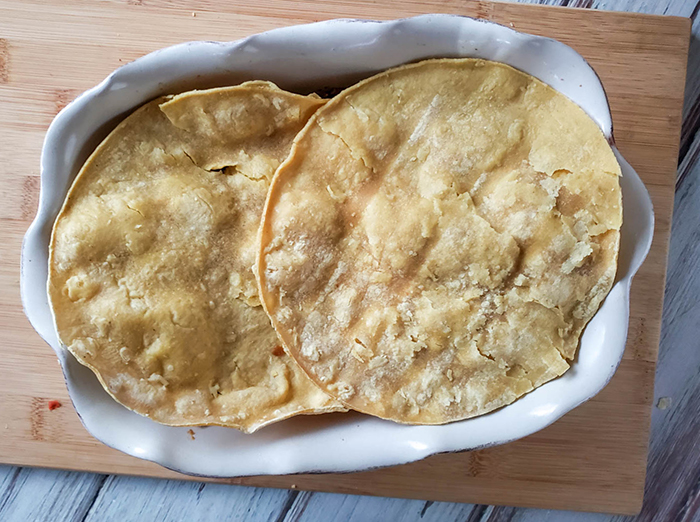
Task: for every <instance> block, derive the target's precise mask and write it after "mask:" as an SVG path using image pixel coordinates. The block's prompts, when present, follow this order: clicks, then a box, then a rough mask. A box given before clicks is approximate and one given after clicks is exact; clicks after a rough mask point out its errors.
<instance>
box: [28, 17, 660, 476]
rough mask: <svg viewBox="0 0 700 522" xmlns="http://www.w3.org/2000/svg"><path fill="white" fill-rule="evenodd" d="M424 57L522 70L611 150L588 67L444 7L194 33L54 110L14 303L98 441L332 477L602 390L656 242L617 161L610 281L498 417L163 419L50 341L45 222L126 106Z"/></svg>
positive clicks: (538, 40)
mask: <svg viewBox="0 0 700 522" xmlns="http://www.w3.org/2000/svg"><path fill="white" fill-rule="evenodd" d="M428 57H480V58H486V59H491V60H497V61H501V62H504V63H507V64H509V65H512V66H514V67H516V68H518V69H521V70H523V71H525V72H527V73H530V74H532V75H534V76H536V77H537V78H539V79H541V80H542V81H544V82H545V83H547V84H549V85H551V86H552V87H554V88H555V89H557V90H558V91H560V92H562V93H563V94H565V95H566V96H568V97H569V98H571V99H572V100H573V101H574V102H576V103H577V104H579V105H580V106H581V107H582V108H583V109H584V110H585V111H586V112H587V113H588V114H589V115H590V116H591V118H593V120H594V121H595V122H596V123H597V124H598V125H599V126H600V128H601V130H602V131H603V133H604V134H605V136H606V137H607V138H608V140H609V141H610V143H611V144H613V146H614V141H613V137H612V121H611V116H610V109H609V107H608V102H607V99H606V96H605V92H604V90H603V87H602V85H601V83H600V80H599V79H598V77H597V75H596V74H595V72H594V71H593V69H592V68H591V67H590V66H589V65H588V64H587V63H586V61H585V60H584V59H583V58H582V57H581V56H580V55H579V54H577V53H576V52H575V51H574V50H573V49H571V48H570V47H568V46H566V45H564V44H562V43H561V42H558V41H555V40H551V39H547V38H542V37H538V36H532V35H527V34H523V33H519V32H516V31H514V30H512V29H509V28H507V27H503V26H501V25H497V24H494V23H489V22H484V21H481V20H475V19H471V18H464V17H458V16H451V15H426V16H419V17H415V18H410V19H404V20H395V21H389V22H372V21H363V20H331V21H328V22H320V23H315V24H309V25H301V26H295V27H287V28H283V29H276V30H273V31H269V32H267V33H263V34H259V35H255V36H251V37H249V38H245V39H243V40H239V41H237V42H228V43H217V42H189V43H184V44H180V45H176V46H174V47H169V48H167V49H162V50H160V51H156V52H154V53H151V54H149V55H147V56H144V57H143V58H140V59H138V60H136V61H134V62H132V63H130V64H128V65H125V66H123V67H121V68H120V69H118V70H116V71H115V72H114V73H112V74H111V75H110V76H109V77H108V78H106V79H105V80H104V81H103V82H102V83H100V84H99V85H98V86H96V87H94V88H93V89H90V90H89V91H87V92H85V93H83V94H82V95H81V96H79V97H78V98H77V99H76V100H75V101H74V102H73V103H71V104H70V105H68V106H67V107H66V108H65V109H64V110H63V111H61V113H60V114H59V115H58V116H56V119H55V120H54V121H53V123H52V124H51V126H50V127H49V130H48V132H47V134H46V140H45V142H44V147H43V150H42V156H41V196H40V201H39V211H38V213H37V216H36V218H35V220H34V222H33V223H32V224H31V226H30V227H29V230H28V231H27V234H26V236H25V239H24V244H23V247H22V262H21V267H22V276H21V289H22V302H23V304H24V308H25V312H26V314H27V317H28V318H29V320H30V321H31V323H32V325H33V326H34V328H35V329H36V330H37V332H39V334H40V335H41V336H42V337H43V338H44V339H45V340H46V342H47V343H48V344H50V345H51V347H52V348H53V349H54V350H55V352H56V354H57V355H58V358H59V361H60V362H61V366H62V367H63V371H64V374H65V378H66V383H67V385H68V390H69V392H70V396H71V398H72V400H73V403H74V405H75V408H76V410H77V411H78V414H79V415H80V417H81V419H82V421H83V423H84V425H85V427H86V428H87V430H88V431H89V432H90V433H92V434H93V435H94V436H95V437H96V438H97V439H99V440H101V441H102V442H104V443H105V444H107V445H109V446H111V447H113V448H116V449H118V450H121V451H123V452H125V453H128V454H129V455H133V456H135V457H140V458H144V459H148V460H152V461H154V462H157V463H159V464H162V465H163V466H166V467H168V468H172V469H176V470H179V471H182V472H184V473H191V474H199V475H207V476H226V477H229V476H241V475H252V474H284V473H299V472H306V471H317V472H337V471H352V470H362V469H367V468H372V467H377V466H389V465H393V464H402V463H406V462H411V461H415V460H418V459H422V458H424V457H426V456H428V455H432V454H434V453H441V452H449V451H461V450H468V449H473V448H478V447H483V446H489V445H495V444H502V443H504V442H508V441H512V440H514V439H518V438H521V437H524V436H526V435H529V434H531V433H534V432H536V431H538V430H540V429H542V428H544V427H545V426H547V425H549V424H551V423H552V422H554V421H555V420H556V419H558V418H559V417H561V416H562V415H564V414H565V413H566V412H568V411H570V410H571V409H573V408H575V407H576V406H578V405H579V404H581V403H582V402H584V401H586V400H587V399H589V398H591V397H592V396H594V395H595V394H597V393H598V392H599V391H600V390H601V389H602V388H603V387H604V386H605V385H606V384H607V383H608V381H609V380H610V378H611V377H612V375H613V374H614V373H615V370H616V369H617V367H618V365H619V363H620V360H621V359H622V354H623V351H624V348H625V341H626V337H627V326H628V318H629V291H630V284H631V281H632V277H633V275H634V274H635V272H636V271H637V269H638V268H639V266H640V265H641V263H642V262H643V260H644V258H645V256H646V254H647V252H648V251H649V247H650V244H651V239H652V232H653V223H654V217H653V211H652V205H651V201H650V199H649V195H648V193H647V191H646V189H645V188H644V185H643V183H642V181H641V180H640V179H639V176H637V174H636V173H635V172H634V170H633V169H632V167H630V165H629V164H628V163H627V162H626V161H625V160H624V159H623V158H622V157H621V156H620V154H619V153H618V152H617V150H615V152H616V154H617V156H618V159H619V161H620V163H621V165H622V171H623V177H622V179H621V183H622V193H623V199H624V225H623V227H622V237H621V249H620V259H619V269H618V275H617V279H616V282H615V285H614V286H613V288H612V291H611V292H610V294H609V295H608V297H607V299H606V300H605V302H604V303H603V306H602V308H601V309H600V311H599V312H598V313H597V314H596V316H595V317H594V318H593V320H592V321H591V322H590V323H589V325H588V327H587V328H586V330H585V332H584V334H583V337H582V340H581V346H580V349H579V352H578V356H577V358H576V361H575V362H574V364H573V366H572V367H571V369H570V370H569V371H568V372H567V373H566V374H565V375H564V376H562V377H560V378H558V379H556V380H554V381H552V382H549V383H547V384H545V385H544V386H542V387H540V388H538V389H536V390H535V391H533V392H532V393H529V394H527V395H526V396H525V397H523V398H522V399H520V400H518V401H516V402H515V403H513V404H511V405H509V406H506V407H505V408H502V409H500V410H498V411H496V412H493V413H490V414H488V415H483V416H481V417H477V418H474V419H469V420H465V421H461V422H456V423H452V424H448V425H445V426H403V425H399V424H395V423H392V422H388V421H383V420H379V419H376V418H372V417H368V416H364V415H360V414H356V413H348V414H332V415H324V416H318V417H297V418H294V419H291V420H288V421H284V422H281V423H278V424H274V425H272V426H269V427H267V428H264V429H262V430H260V431H259V432H257V433H255V434H252V435H245V434H242V433H240V432H238V431H236V430H233V429H227V428H219V427H209V428H195V429H194V431H195V432H196V438H195V440H192V438H191V437H190V435H189V434H188V433H187V432H188V428H175V427H168V426H163V425H160V424H157V423H155V422H153V421H151V420H149V419H147V418H145V417H141V416H139V415H137V414H136V413H133V412H131V411H129V410H127V409H126V408H124V407H122V406H121V405H119V404H118V403H116V402H115V401H114V400H112V399H111V398H110V397H109V395H107V393H105V392H104V391H103V389H102V387H101V386H100V384H99V383H98V381H97V379H96V378H95V376H94V375H93V374H92V372H91V371H90V370H88V369H87V368H85V367H84V366H82V365H81V364H79V363H78V362H77V361H76V360H75V359H74V358H73V357H72V356H71V355H70V354H69V353H68V352H67V351H66V349H65V348H64V347H62V346H61V345H60V344H59V342H58V339H57V336H56V332H55V329H54V323H53V319H52V315H51V310H50V308H49V305H48V299H47V293H46V279H47V263H48V244H49V236H50V233H51V227H52V225H53V222H54V220H55V218H56V215H57V213H58V211H59V209H60V207H61V204H62V202H63V199H64V198H65V196H66V192H67V190H68V188H69V186H70V183H71V181H72V180H73V178H74V176H75V175H76V173H77V172H78V170H79V169H80V167H81V165H82V163H83V162H84V160H85V159H86V157H87V156H88V154H89V153H90V152H91V151H92V150H93V149H94V147H95V146H96V145H97V144H98V143H99V141H100V140H101V139H103V138H104V137H105V136H106V134H107V133H108V132H109V131H110V130H111V129H112V128H113V127H114V126H115V124H116V122H117V121H119V120H120V118H122V117H123V116H125V115H126V114H128V113H129V112H130V111H131V110H133V109H134V108H136V107H138V106H139V105H141V104H143V103H144V102H146V101H148V100H151V99H152V98H154V97H156V96H159V95H161V94H165V93H177V92H182V91H184V90H188V89H192V88H206V87H213V86H219V85H230V84H236V83H239V82H241V81H244V80H250V79H266V80H271V81H273V82H275V83H277V84H278V85H279V86H280V87H282V88H285V89H289V90H292V91H297V92H309V91H312V90H315V89H318V88H323V87H337V86H345V85H349V84H350V83H352V82H354V81H356V80H358V79H361V78H364V77H367V76H369V75H371V74H373V73H375V72H377V71H381V70H383V69H387V68H389V67H393V66H396V65H399V64H403V63H406V62H411V61H415V60H419V59H423V58H428Z"/></svg>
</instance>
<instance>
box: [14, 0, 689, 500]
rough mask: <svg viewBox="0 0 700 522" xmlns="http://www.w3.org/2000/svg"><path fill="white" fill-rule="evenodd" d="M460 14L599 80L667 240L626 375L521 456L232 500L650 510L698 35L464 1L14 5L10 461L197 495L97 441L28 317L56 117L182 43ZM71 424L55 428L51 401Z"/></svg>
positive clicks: (654, 22)
mask: <svg viewBox="0 0 700 522" xmlns="http://www.w3.org/2000/svg"><path fill="white" fill-rule="evenodd" d="M431 12H447V13H457V14H463V15H469V16H475V17H479V18H485V19H489V20H493V21H496V22H499V23H502V24H505V25H510V26H512V27H515V28H516V29H518V30H522V31H526V32H530V33H535V34H542V35H545V36H550V37H554V38H558V39H560V40H562V41H563V42H565V43H567V44H569V45H571V46H572V47H574V48H575V49H576V50H577V51H579V52H580V53H581V54H582V55H583V56H584V57H585V58H587V59H588V60H589V61H590V63H591V64H592V65H593V67H594V68H595V69H596V71H597V72H598V73H599V75H600V76H601V78H602V80H603V83H604V85H605V87H606V89H607V92H608V95H609V99H610V104H611V107H612V112H613V120H614V125H615V137H616V140H617V144H618V146H619V148H620V150H621V152H622V153H623V154H624V156H625V157H626V158H627V159H628V160H629V161H630V163H632V165H633V166H634V167H635V168H636V169H637V171H638V172H639V174H640V176H641V177H642V179H643V180H644V181H645V183H646V185H647V187H648V189H649V192H650V193H651V196H652V199H653V201H654V208H655V212H656V233H655V238H654V244H653V246H652V250H651V252H650V254H649V257H648V259H647V261H646V263H645V264H644V266H643V267H642V269H641V270H640V272H639V274H638V275H637V277H636V278H635V281H634V285H633V288H632V305H631V322H630V332H629V339H628V344H627V350H626V352H625V356H624V360H623V362H622V365H621V366H620V369H619V370H618V372H617V374H616V376H615V377H614V378H613V380H612V382H611V383H610V385H609V386H608V387H607V388H606V389H605V390H604V391H603V392H602V393H601V394H600V395H598V396H597V397H595V398H594V399H592V400H591V401H589V402H588V403H586V404H584V405H582V406H581V407H579V408H577V409H576V410H574V411H573V412H571V413H570V414H568V415H566V416H565V417H564V418H562V419H561V420H559V421H558V422H556V423H555V424H554V425H552V426H551V427H549V428H547V429H545V430H543V431H541V432H539V433H537V434H535V435H532V436H530V437H528V438H526V439H524V440H521V441H518V442H514V443H511V444H507V445H505V446H500V447H496V448H490V449H485V450H481V451H474V452H469V453H460V454H446V455H438V456H435V457H431V458H428V459H426V460H424V461H421V462H418V463H414V464H408V465H405V466H398V467H394V468H388V469H382V470H375V471H369V472H364V473H353V474H345V475H295V476H289V477H249V478H241V479H231V480H229V481H228V482H230V483H233V484H248V485H261V486H271V487H284V488H289V487H292V488H299V489H310V490H319V491H334V492H340V493H356V494H369V495H382V496H394V497H408V498H421V499H430V500H449V501H461V502H476V503H484V504H507V505H518V506H537V507H548V508H558V509H577V510H590V511H606V512H617V513H635V512H637V511H638V510H639V509H640V507H641V502H642V492H643V487H644V476H645V468H646V454H647V438H648V429H649V418H650V410H651V400H652V397H653V383H654V367H655V362H656V355H657V348H658V341H659V329H660V318H661V309H662V299H663V290H664V278H665V272H666V254H667V248H668V239H669V227H670V217H671V211H672V205H673V187H674V181H675V170H676V158H677V153H678V140H679V131H680V116H681V106H682V102H683V86H684V78H685V68H686V59H687V50H688V41H689V33H690V21H689V20H688V19H683V18H671V17H655V16H645V15H636V14H623V13H602V12H595V11H582V10H571V9H560V8H548V7H539V6H528V5H515V4H500V3H488V2H464V1H463V0H386V1H384V2H381V3H380V2H374V1H371V0H367V1H364V0H330V1H325V2H314V1H313V0H302V1H297V2H291V1H285V0H260V1H259V2H255V3H254V4H253V5H250V4H248V3H247V2H245V3H244V2H242V1H239V2H229V1H225V0H198V1H196V2H181V1H170V0H118V1H112V2H89V1H87V0H85V1H81V0H62V1H60V2H58V1H51V0H25V1H23V2H16V1H13V0H0V201H1V203H0V332H1V333H2V336H1V339H2V343H1V344H0V434H1V436H0V462H3V463H8V464H18V465H27V466H46V467H56V468H67V469H76V470H89V471H95V472H101V473H124V474H134V475H147V476H157V477H169V478H184V477H183V476H182V475H178V474H176V473H174V472H170V471H167V470H165V469H163V468H160V467H159V466H157V465H155V464H152V463H149V462H144V461H140V460H137V459H135V458H132V457H128V456H126V455H123V454H121V453H119V452H117V451H115V450H112V449H110V448H107V447H106V446H103V445H102V444H100V443H99V442H97V441H95V440H94V439H93V438H92V437H91V436H90V435H89V434H88V433H87V432H86V431H85V429H84V428H83V427H82V425H81V424H80V421H79V419H78V417H77V415H76V414H75V412H74V411H73V409H72V408H71V407H70V402H69V399H68V395H67V392H66V389H65V385H64V383H63V378H62V376H61V372H60V368H59V365H58V362H57V361H56V358H55V356H54V354H53V352H52V350H51V349H50V348H49V347H48V346H47V345H46V344H44V342H43V341H42V340H41V339H40V338H39V336H38V335H36V334H35V333H34V331H33V330H32V328H31V326H30V325H29V323H28V322H27V320H26V319H25V317H24V315H23V313H22V307H21V304H20V300H19V268H18V266H19V264H18V262H19V251H20V244H21V241H22V235H23V234H24V232H25V230H26V228H27V226H28V225H29V223H30V221H31V219H32V218H33V216H34V213H35V211H36V206H37V201H38V189H39V177H38V176H39V154H40V148H41V143H42V140H43V137H44V133H45V131H46V129H47V127H48V125H49V123H50V122H51V119H52V118H53V117H54V116H55V115H56V113H57V112H58V111H59V110H60V109H61V108H63V107H64V106H65V105H66V104H67V103H68V102H69V101H70V100H72V99H73V98H74V97H75V96H76V95H77V94H78V93H80V92H81V91H83V90H85V89H87V88H89V87H92V86H93V85H95V84H96V83H98V82H99V81H101V80H102V78H104V77H105V76H106V75H107V74H109V73H110V72H111V71H112V70H113V69H115V68H116V67H118V66H119V65H122V64H124V63H126V62H128V61H130V60H133V59H135V58H137V57H139V56H142V55H144V54H146V53H148V52H150V51H153V50H155V49H158V48H160V47H164V46H167V45H171V44H174V43H178V42H181V41H185V40H202V39H205V40H233V39H237V38H240V37H243V36H246V35H249V34H253V33H257V32H260V31H264V30H268V29H272V28H275V27H281V26H286V25H291V24H297V23H304V22H312V21H317V20H322V19H329V18H338V17H353V18H375V19H390V18H399V17H404V16H411V15H416V14H422V13H431ZM51 399H58V400H59V401H61V402H62V403H63V407H62V408H59V409H56V410H53V411H49V409H48V407H47V406H48V401H49V400H51Z"/></svg>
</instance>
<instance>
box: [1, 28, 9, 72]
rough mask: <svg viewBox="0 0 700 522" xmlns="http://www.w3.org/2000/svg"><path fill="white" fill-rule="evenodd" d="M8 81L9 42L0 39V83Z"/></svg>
mask: <svg viewBox="0 0 700 522" xmlns="http://www.w3.org/2000/svg"><path fill="white" fill-rule="evenodd" d="M9 81H10V42H8V41H7V40H6V39H5V38H0V83H8V82H9Z"/></svg>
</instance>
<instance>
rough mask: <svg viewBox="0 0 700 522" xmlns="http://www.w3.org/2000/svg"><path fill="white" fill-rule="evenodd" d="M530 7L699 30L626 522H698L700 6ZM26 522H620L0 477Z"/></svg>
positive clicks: (0, 472)
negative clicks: (646, 421)
mask: <svg viewBox="0 0 700 522" xmlns="http://www.w3.org/2000/svg"><path fill="white" fill-rule="evenodd" d="M129 1H139V0H129ZM524 1H527V0H524ZM529 3H542V4H550V5H565V6H569V7H583V8H592V9H609V10H616V11H637V12H646V13H653V14H669V15H678V16H686V17H693V20H694V21H693V37H692V41H691V44H690V57H689V62H688V78H687V83H686V100H685V107H684V112H683V116H684V120H683V133H682V137H681V153H680V157H679V168H678V182H677V185H676V198H675V211H674V216H673V231H672V235H671V248H670V254H669V256H670V257H669V265H668V280H667V288H666V301H665V307H664V320H663V330H662V334H661V347H660V352H659V361H658V366H657V374H656V388H655V404H656V403H657V401H658V399H660V398H662V397H664V398H670V406H668V407H667V408H665V409H661V408H658V407H657V408H655V409H654V411H653V413H652V428H651V441H650V457H649V465H648V473H647V485H646V493H645V502H644V508H643V511H642V513H641V514H640V515H639V517H635V518H632V519H629V520H634V519H638V520H645V521H647V520H649V521H651V520H654V521H655V520H669V521H671V520H673V521H679V522H689V521H700V132H698V130H699V129H700V14H698V11H700V0H541V1H539V2H538V1H537V0H530V1H529ZM182 5H183V6H184V7H183V9H186V6H185V4H184V3H183V4H182ZM664 402H668V401H664ZM33 520H52V521H53V520H57V521H58V520H70V521H90V522H92V521H104V520H118V521H122V520H158V521H161V520H164V521H169V520H173V521H175V520H188V521H197V520H251V521H268V520H270V521H299V520H301V521H315V520H323V521H348V520H358V521H363V522H364V521H375V520H376V521H380V520H381V521H387V520H402V521H414V520H415V521H440V522H442V521H445V522H451V521H458V520H459V521H468V522H476V521H479V522H487V521H488V522H506V521H523V522H525V521H572V522H573V521H576V522H578V521H603V520H627V518H624V517H612V518H611V517H608V516H605V515H593V514H585V513H570V512H561V511H545V510H533V509H516V508H509V507H492V506H483V505H469V504H449V503H440V502H423V501H415V500H396V499H383V498H374V497H358V496H348V495H336V494H326V493H307V492H297V491H284V490H273V489H262V488H246V487H233V486H226V485H220V484H198V483H191V482H178V481H166V480H153V479H144V478H133V477H120V476H103V475H95V474H88V473H72V472H65V471H54V470H41V469H29V468H14V467H8V466H0V521H8V522H9V521H21V522H24V521H33Z"/></svg>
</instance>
